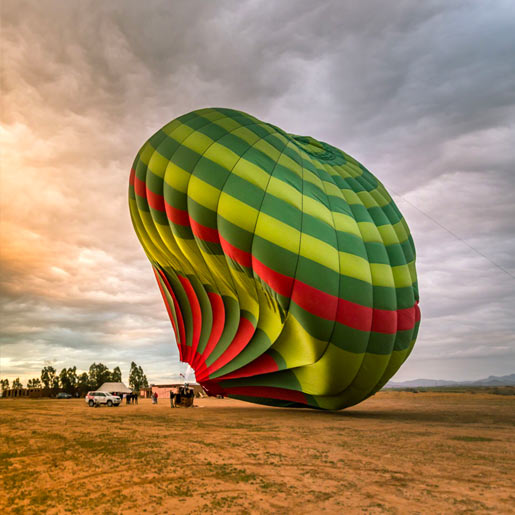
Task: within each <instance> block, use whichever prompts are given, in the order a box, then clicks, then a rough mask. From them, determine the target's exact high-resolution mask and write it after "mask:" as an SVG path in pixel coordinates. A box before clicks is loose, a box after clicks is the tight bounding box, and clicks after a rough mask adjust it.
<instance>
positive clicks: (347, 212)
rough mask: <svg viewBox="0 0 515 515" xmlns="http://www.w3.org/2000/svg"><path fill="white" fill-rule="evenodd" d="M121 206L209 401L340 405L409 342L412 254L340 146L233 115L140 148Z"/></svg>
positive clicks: (197, 118)
mask: <svg viewBox="0 0 515 515" xmlns="http://www.w3.org/2000/svg"><path fill="white" fill-rule="evenodd" d="M129 206H130V214H131V219H132V222H133V225H134V228H135V230H136V234H137V236H138V238H139V240H140V242H141V245H142V246H143V249H144V250H145V253H146V255H147V257H148V259H149V260H150V262H151V264H152V267H153V269H154V273H155V276H156V279H157V283H158V286H159V290H160V292H161V295H162V297H163V300H164V303H165V306H166V309H167V312H168V315H169V317H170V320H171V323H172V326H173V330H174V332H175V336H176V341H177V345H178V348H179V354H180V359H181V361H184V362H187V363H189V364H190V365H191V367H192V368H193V369H194V370H195V375H196V379H197V381H198V382H199V383H200V384H201V385H202V386H203V387H204V389H205V390H206V392H207V393H208V394H210V395H224V396H228V397H233V398H236V399H243V400H246V401H250V402H255V403H260V404H266V405H273V406H291V407H313V408H321V409H331V410H332V409H341V408H345V407H347V406H351V405H353V404H356V403H358V402H360V401H362V400H364V399H366V398H367V397H369V396H371V395H373V394H374V393H375V392H377V391H378V390H379V389H381V388H382V387H383V386H384V385H385V384H386V382H387V381H388V379H390V377H392V375H393V374H395V372H396V371H397V370H398V368H399V367H400V366H401V365H402V363H403V362H404V361H405V360H406V358H407V357H408V355H409V354H410V352H411V350H412V348H413V345H414V344H415V340H416V336H417V331H418V326H419V322H420V310H419V307H418V298H419V297H418V286H417V276H416V270H415V248H414V245H413V240H412V238H411V235H410V232H409V229H408V226H407V225H406V222H405V221H404V218H403V217H402V215H401V213H400V212H399V210H398V209H397V206H396V205H395V203H394V202H393V200H392V199H391V197H390V195H389V194H388V193H387V191H386V190H385V188H384V186H383V185H382V184H381V183H380V182H379V181H378V180H377V179H376V177H374V176H373V175H372V174H371V173H370V172H369V171H368V170H367V169H366V168H365V167H363V166H362V165H361V164H360V163H358V162H357V161H356V160H355V159H353V158H352V157H351V156H349V155H348V154H346V153H345V152H343V151H341V150H339V149H337V148H335V147H333V146H331V145H328V144H326V143H323V142H320V141H317V140H315V139H313V138H311V137H306V136H296V135H293V134H287V133H286V132H284V131H283V130H281V129H279V128H278V127H275V126H273V125H270V124H268V123H265V122H262V121H260V120H258V119H256V118H254V117H253V116H250V115H248V114H245V113H242V112H239V111H234V110H231V109H219V108H218V109H201V110H198V111H194V112H191V113H188V114H186V115H184V116H181V117H179V118H177V119H175V120H173V121H172V122H170V123H169V124H167V125H165V126H164V127H163V128H162V129H161V130H159V131H158V132H157V133H156V134H154V135H153V136H152V137H151V138H150V139H149V140H148V141H147V142H146V143H145V144H144V145H143V147H142V148H141V150H140V151H139V152H138V155H137V156H136V159H135V161H134V165H133V168H132V170H131V174H130V187H129Z"/></svg>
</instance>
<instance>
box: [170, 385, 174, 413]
mask: <svg viewBox="0 0 515 515" xmlns="http://www.w3.org/2000/svg"><path fill="white" fill-rule="evenodd" d="M174 398H175V392H174V391H173V388H170V408H175V406H174V405H173V400H174Z"/></svg>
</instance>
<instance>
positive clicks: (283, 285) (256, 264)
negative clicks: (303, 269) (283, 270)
mask: <svg viewBox="0 0 515 515" xmlns="http://www.w3.org/2000/svg"><path fill="white" fill-rule="evenodd" d="M252 268H253V270H254V271H255V272H256V274H257V275H258V276H259V277H260V278H261V279H263V281H265V282H266V283H267V284H268V285H269V286H270V287H271V288H272V290H274V291H276V292H277V293H278V294H279V295H282V296H283V297H290V295H291V291H292V289H293V283H294V279H293V278H292V277H288V276H287V275H284V274H280V273H279V272H276V271H275V270H272V269H271V268H269V267H268V266H266V265H265V264H263V263H261V261H259V260H257V259H256V258H255V257H254V256H252Z"/></svg>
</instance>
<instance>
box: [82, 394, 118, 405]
mask: <svg viewBox="0 0 515 515" xmlns="http://www.w3.org/2000/svg"><path fill="white" fill-rule="evenodd" d="M85 400H86V404H87V405H88V406H89V407H90V408H93V407H98V406H100V405H101V404H106V405H107V406H109V407H111V406H119V405H120V402H121V401H122V400H121V399H120V397H118V396H117V395H111V394H110V393H107V392H88V393H87V394H86V398H85Z"/></svg>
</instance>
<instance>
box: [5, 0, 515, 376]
mask: <svg viewBox="0 0 515 515" xmlns="http://www.w3.org/2000/svg"><path fill="white" fill-rule="evenodd" d="M1 23H2V26H1V31H0V37H1V46H2V52H1V59H2V61H1V72H2V84H1V87H2V100H1V102H2V104H1V128H0V137H1V147H2V155H1V157H0V165H1V172H0V247H1V248H0V260H1V263H0V270H1V277H0V301H1V304H0V310H1V311H0V326H1V335H0V376H1V377H8V378H10V379H11V380H12V379H13V378H15V377H20V378H21V379H22V380H23V381H25V380H26V379H28V378H32V377H37V376H39V374H40V370H41V368H42V367H43V366H45V365H53V366H54V367H55V368H57V369H58V370H60V369H61V368H62V367H69V366H73V365H76V366H77V368H78V369H79V370H86V369H87V368H88V367H89V365H90V364H91V363H92V362H93V361H96V362H99V361H101V362H103V363H104V364H106V365H108V366H109V367H111V368H112V367H114V366H117V365H119V366H120V367H121V369H122V372H123V378H124V380H125V381H127V379H128V370H129V365H130V362H131V361H135V362H136V363H138V364H139V365H141V366H142V367H143V369H144V371H145V373H146V374H147V376H148V378H149V380H150V381H151V382H156V383H159V382H163V381H169V380H171V379H173V378H175V377H177V375H178V374H179V373H181V372H185V370H186V365H184V364H181V363H180V362H179V359H178V351H177V348H176V345H175V339H174V335H173V331H172V328H171V324H170V322H169V319H168V317H167V314H166V310H165V307H164V304H163V302H162V300H161V297H160V294H159V290H158V288H157V285H156V284H155V279H154V276H153V274H152V270H151V267H150V264H149V262H148V261H147V259H146V257H145V255H144V253H143V250H142V248H141V246H140V244H139V242H138V240H137V238H136V235H135V233H134V230H133V228H132V225H131V222H130V218H129V211H128V201H127V190H128V180H129V171H130V167H131V164H132V161H133V159H134V157H135V155H136V153H137V151H138V150H139V148H140V147H141V145H142V144H143V143H144V142H145V141H146V139H148V137H149V136H151V135H152V134H153V133H154V132H155V131H157V130H158V129H159V128H160V127H162V126H163V125H164V124H166V123H168V122H169V121H170V120H172V119H173V118H176V117H177V116H180V115H181V114H184V113H187V112H189V111H191V110H194V109H198V108H202V107H229V108H234V109H239V110H242V111H245V112H248V113H251V114H252V115H254V116H256V117H257V118H259V119H261V120H264V121H267V122H270V123H272V124H274V125H277V126H279V127H281V128H282V129H284V130H286V131H287V132H291V133H295V134H304V135H310V136H312V137H315V138H317V139H319V140H322V141H326V142H328V143H330V144H332V145H334V146H336V147H339V148H341V149H343V150H344V151H345V152H347V153H348V154H350V155H352V156H353V157H354V158H356V159H357V160H358V161H360V162H361V163H363V164H364V165H365V166H366V167H367V168H368V169H369V170H370V171H371V172H372V173H374V174H375V175H376V176H377V177H378V178H379V179H380V180H381V182H383V184H384V185H385V187H386V188H387V189H388V191H389V192H390V193H391V195H392V196H393V198H394V200H395V201H396V203H397V205H398V207H399V209H400V210H401V212H402V213H403V214H404V216H405V218H406V220H407V223H408V225H409V226H410V229H411V232H412V235H413V238H414V241H415V245H416V248H417V271H418V275H419V283H420V299H421V300H420V307H421V311H422V322H421V327H420V333H419V337H418V340H417V344H416V345H415V348H414V350H413V352H412V354H411V356H410V358H409V359H408V360H407V361H406V363H405V364H404V365H403V367H402V368H401V369H400V370H399V372H398V373H397V374H396V376H395V377H394V379H395V380H396V381H402V380H408V379H415V378H420V377H427V378H436V379H457V380H464V379H479V378H482V377H486V376H488V375H503V374H509V373H513V372H515V336H514V335H515V321H514V320H515V317H514V311H513V306H514V305H515V258H514V256H515V230H514V225H513V221H514V220H515V186H514V183H515V145H514V142H515V65H514V64H515V62H514V59H513V56H514V55H515V3H514V2H512V1H510V0H507V1H504V2H503V1H501V0H500V1H496V2H474V1H470V2H467V1H459V0H457V1H453V2H448V1H446V0H445V1H444V0H443V1H426V2H412V1H408V0H406V1H404V0H396V1H395V2H384V1H380V0H378V1H372V0H366V1H361V2H354V1H345V2H344V1H320V2H313V1H304V0H297V1H289V0H282V1H281V2H275V1H258V0H252V1H244V0H224V1H207V0H206V1H195V0H189V1H174V2H169V1H155V0H153V1H150V2H139V1H127V0H124V1H119V0H111V1H110V2H100V1H88V0H81V1H78V0H76V1H68V2H62V1H48V0H38V1H33V2H27V1H23V0H4V1H3V2H2V11H1Z"/></svg>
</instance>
